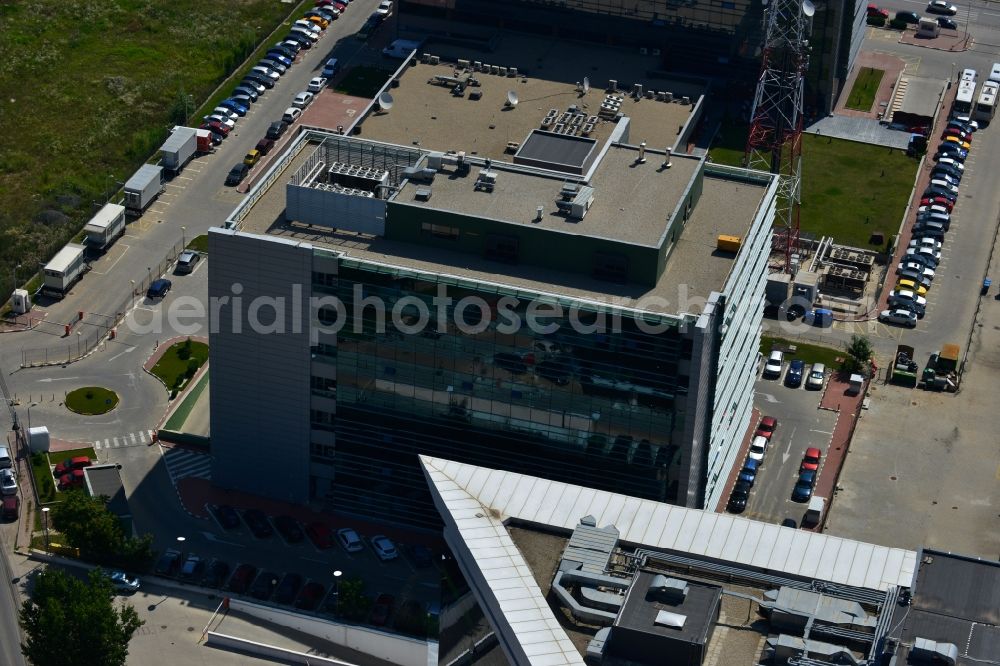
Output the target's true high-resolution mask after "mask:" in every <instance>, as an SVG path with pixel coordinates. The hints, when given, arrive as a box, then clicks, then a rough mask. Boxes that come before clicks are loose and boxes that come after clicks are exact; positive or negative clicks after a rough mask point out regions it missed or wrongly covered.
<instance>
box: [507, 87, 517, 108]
mask: <svg viewBox="0 0 1000 666" xmlns="http://www.w3.org/2000/svg"><path fill="white" fill-rule="evenodd" d="M517 101H518V100H517V91H516V90H508V91H507V106H517Z"/></svg>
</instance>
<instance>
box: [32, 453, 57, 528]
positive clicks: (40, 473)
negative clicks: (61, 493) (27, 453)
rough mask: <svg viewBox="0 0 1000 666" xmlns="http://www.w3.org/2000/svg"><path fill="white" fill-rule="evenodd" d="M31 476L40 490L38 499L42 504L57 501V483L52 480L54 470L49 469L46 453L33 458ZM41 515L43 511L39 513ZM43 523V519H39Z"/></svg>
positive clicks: (37, 454) (35, 455)
mask: <svg viewBox="0 0 1000 666" xmlns="http://www.w3.org/2000/svg"><path fill="white" fill-rule="evenodd" d="M31 474H32V476H34V477H35V488H37V489H38V499H39V501H41V503H42V504H48V503H49V502H55V501H57V498H56V494H57V493H56V483H55V480H54V479H53V478H52V470H51V469H49V461H48V459H47V458H46V457H45V454H44V453H36V454H34V455H32V456H31ZM38 513H41V510H39V511H38ZM38 520H39V521H41V517H40V516H39V517H38Z"/></svg>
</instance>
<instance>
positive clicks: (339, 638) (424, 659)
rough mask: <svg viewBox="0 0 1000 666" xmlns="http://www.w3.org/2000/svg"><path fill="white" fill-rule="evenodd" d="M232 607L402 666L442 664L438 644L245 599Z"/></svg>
mask: <svg viewBox="0 0 1000 666" xmlns="http://www.w3.org/2000/svg"><path fill="white" fill-rule="evenodd" d="M229 607H230V608H231V609H232V610H235V611H241V612H243V613H246V614H248V615H252V616H254V617H258V618H260V619H262V620H266V621H268V622H273V623H274V624H278V625H281V626H283V627H288V628H289V629H295V630H297V631H301V632H303V633H305V634H309V635H310V636H315V637H317V638H319V639H322V640H325V641H329V642H330V643H334V644H335V645H341V646H343V647H346V648H350V649H352V650H357V651H358V652H362V653H364V654H367V655H371V656H372V657H375V658H377V659H382V660H384V661H388V662H390V663H392V664H398V665H399V666H437V663H438V644H437V641H421V640H419V639H416V638H408V637H406V636H399V635H396V634H390V633H388V632H384V631H379V630H378V629H373V628H370V627H360V626H356V625H352V624H340V623H339V622H333V621H331V620H325V619H323V618H320V617H315V616H312V615H301V614H298V613H293V612H291V611H287V610H284V609H281V608H273V607H271V606H262V605H260V604H254V603H250V602H249V601H245V600H243V599H236V598H233V599H232V600H231V601H230V602H229Z"/></svg>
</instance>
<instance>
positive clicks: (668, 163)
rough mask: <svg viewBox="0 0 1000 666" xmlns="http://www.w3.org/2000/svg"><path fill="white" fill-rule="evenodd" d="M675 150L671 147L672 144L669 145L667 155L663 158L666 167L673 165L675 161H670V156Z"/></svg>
mask: <svg viewBox="0 0 1000 666" xmlns="http://www.w3.org/2000/svg"><path fill="white" fill-rule="evenodd" d="M673 152H674V151H673V150H672V149H671V148H670V146H667V156H666V157H665V158H664V159H663V168H664V169H669V168H670V167H672V166H673V163H672V162H671V161H670V157H671V156H672V155H673Z"/></svg>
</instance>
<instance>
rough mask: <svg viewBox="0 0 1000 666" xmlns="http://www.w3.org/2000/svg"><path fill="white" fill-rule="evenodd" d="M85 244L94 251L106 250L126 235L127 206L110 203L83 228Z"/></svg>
mask: <svg viewBox="0 0 1000 666" xmlns="http://www.w3.org/2000/svg"><path fill="white" fill-rule="evenodd" d="M83 231H84V233H86V234H87V238H86V239H85V240H84V243H85V244H86V245H87V247H89V248H90V249H92V250H104V249H106V248H107V247H108V246H109V245H111V244H112V243H114V242H115V240H117V238H118V237H119V236H121V235H122V234H123V233H125V206H119V205H118V204H113V203H109V204H106V205H105V206H104V208H102V209H101V210H99V211H98V212H97V215H95V216H94V217H93V219H91V220H90V222H88V223H87V226H85V227H84V228H83Z"/></svg>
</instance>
